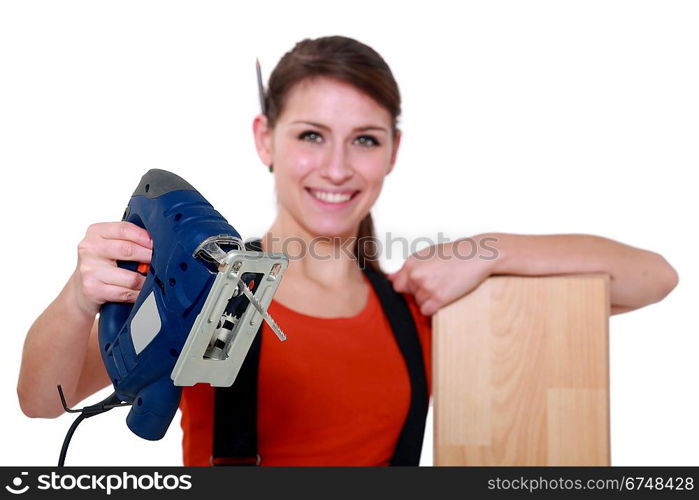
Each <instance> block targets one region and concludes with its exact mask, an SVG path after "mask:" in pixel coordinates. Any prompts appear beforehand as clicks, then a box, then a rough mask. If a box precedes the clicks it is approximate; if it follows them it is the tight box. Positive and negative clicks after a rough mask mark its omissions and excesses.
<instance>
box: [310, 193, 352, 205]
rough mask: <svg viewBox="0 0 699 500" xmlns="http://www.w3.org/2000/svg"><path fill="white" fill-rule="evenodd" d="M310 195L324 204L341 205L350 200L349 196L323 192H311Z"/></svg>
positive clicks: (350, 196)
mask: <svg viewBox="0 0 699 500" xmlns="http://www.w3.org/2000/svg"><path fill="white" fill-rule="evenodd" d="M311 193H312V194H313V196H315V197H316V198H318V199H319V200H323V201H324V202H326V203H343V202H345V201H347V200H349V199H350V198H352V195H351V194H340V193H326V192H325V191H311Z"/></svg>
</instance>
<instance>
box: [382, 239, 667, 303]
mask: <svg viewBox="0 0 699 500" xmlns="http://www.w3.org/2000/svg"><path fill="white" fill-rule="evenodd" d="M574 273H606V274H609V276H610V285H611V289H610V300H611V313H612V314H617V313H621V312H627V311H631V310H633V309H638V308H639V307H643V306H645V305H648V304H652V303H654V302H658V301H660V300H662V299H663V297H665V296H666V295H667V294H668V293H670V291H672V289H673V288H674V287H675V286H676V285H677V281H678V275H677V272H676V271H675V270H674V269H673V267H672V266H671V265H670V264H668V262H667V261H666V260H665V259H664V258H663V257H662V256H661V255H659V254H657V253H654V252H650V251H648V250H642V249H640V248H635V247H632V246H629V245H625V244H623V243H619V242H617V241H614V240H610V239H607V238H603V237H600V236H594V235H586V234H560V235H559V234H557V235H518V234H506V233H485V234H480V235H477V236H474V237H472V238H465V239H462V240H457V241H454V242H450V243H444V244H441V245H435V246H434V247H429V248H427V249H423V250H421V251H419V252H416V253H415V254H413V255H412V256H411V257H410V258H409V259H408V260H407V261H406V262H405V264H404V265H403V267H402V268H401V269H400V270H399V271H398V272H396V273H393V274H392V275H390V276H389V278H391V280H392V281H393V286H394V288H395V290H396V291H398V292H406V293H411V294H413V295H414V296H415V299H416V301H417V303H418V305H420V310H421V311H422V313H423V314H426V315H430V314H434V313H435V312H436V311H437V310H438V309H439V308H441V307H443V306H445V305H447V304H449V303H451V302H453V301H454V300H456V299H458V298H460V297H462V296H463V295H465V294H467V293H468V292H470V291H472V290H473V289H474V288H476V287H477V286H478V285H479V284H480V283H481V282H482V281H483V280H485V279H486V278H487V277H488V276H490V275H494V274H513V275H523V276H541V275H553V274H574Z"/></svg>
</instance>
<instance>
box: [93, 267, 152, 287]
mask: <svg viewBox="0 0 699 500" xmlns="http://www.w3.org/2000/svg"><path fill="white" fill-rule="evenodd" d="M99 280H100V281H101V282H102V283H104V284H105V285H112V286H117V287H121V288H128V289H130V290H140V289H141V288H143V283H144V282H145V281H146V277H145V276H142V275H141V274H139V273H135V272H133V271H129V270H128V269H122V268H120V267H110V268H107V269H102V270H101V271H100V277H99Z"/></svg>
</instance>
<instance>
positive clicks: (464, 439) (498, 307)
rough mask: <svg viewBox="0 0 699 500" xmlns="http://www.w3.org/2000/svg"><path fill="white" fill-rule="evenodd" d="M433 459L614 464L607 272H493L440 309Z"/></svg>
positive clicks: (435, 339)
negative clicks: (531, 274)
mask: <svg viewBox="0 0 699 500" xmlns="http://www.w3.org/2000/svg"><path fill="white" fill-rule="evenodd" d="M432 322H433V340H432V342H433V349H432V353H433V360H432V361H433V381H434V386H433V387H434V426H435V428H434V461H435V465H609V463H610V448H609V441H610V440H609V347H608V346H609V341H608V337H609V329H608V324H609V277H608V276H607V275H605V274H584V275H557V276H545V277H521V276H494V277H491V278H489V279H487V280H486V281H484V282H483V283H482V284H481V286H479V287H478V288H477V289H476V290H474V291H473V292H471V293H470V294H468V295H466V296H465V297H463V298H461V299H460V300H458V301H456V302H454V303H452V304H450V305H448V306H446V307H444V308H442V309H441V310H440V311H438V312H437V313H436V314H435V315H434V316H433V320H432Z"/></svg>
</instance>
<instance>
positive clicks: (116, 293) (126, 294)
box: [102, 285, 140, 302]
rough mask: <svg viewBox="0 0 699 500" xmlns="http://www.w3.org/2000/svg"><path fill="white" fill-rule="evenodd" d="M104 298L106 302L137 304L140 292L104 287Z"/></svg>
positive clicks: (110, 286) (118, 287) (116, 287)
mask: <svg viewBox="0 0 699 500" xmlns="http://www.w3.org/2000/svg"><path fill="white" fill-rule="evenodd" d="M103 287H104V288H103V290H102V292H103V293H102V297H103V298H104V300H105V302H135V301H136V298H137V297H138V294H139V293H140V291H139V290H131V289H129V288H124V287H122V286H114V285H103Z"/></svg>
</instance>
